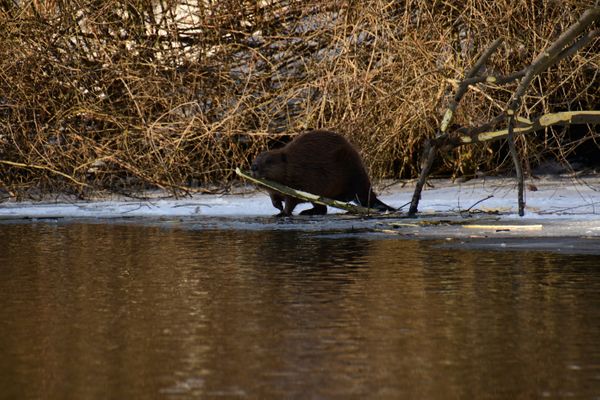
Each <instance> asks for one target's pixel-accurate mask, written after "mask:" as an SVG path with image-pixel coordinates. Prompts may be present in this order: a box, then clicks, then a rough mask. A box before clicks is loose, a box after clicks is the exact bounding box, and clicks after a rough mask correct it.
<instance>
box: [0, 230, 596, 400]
mask: <svg viewBox="0 0 600 400" xmlns="http://www.w3.org/2000/svg"><path fill="white" fill-rule="evenodd" d="M439 244H440V242H436V241H418V240H398V239H374V238H372V237H366V236H364V235H340V236H335V235H334V236H326V235H321V234H318V233H311V232H294V231H268V230H263V231H239V230H198V231H193V230H180V229H177V228H164V227H151V226H141V225H134V224H126V225H119V224H91V223H70V224H4V225H0V398H2V399H34V398H35V399H37V398H39V399H134V398H144V399H151V398H174V399H180V398H208V399H210V398H249V399H258V398H261V399H283V398H289V399H366V398H374V399H400V398H407V399H453V398H460V399H469V398H471V399H486V398H494V399H530V398H543V397H548V398H596V399H597V398H600V339H599V338H600V262H599V259H600V257H599V256H598V255H593V254H591V255H590V254H588V255H577V254H557V253H553V252H545V251H526V250H523V251H490V250H485V249H482V250H476V249H475V250H473V249H471V250H463V249H460V248H456V247H454V248H448V247H443V246H440V245H439Z"/></svg>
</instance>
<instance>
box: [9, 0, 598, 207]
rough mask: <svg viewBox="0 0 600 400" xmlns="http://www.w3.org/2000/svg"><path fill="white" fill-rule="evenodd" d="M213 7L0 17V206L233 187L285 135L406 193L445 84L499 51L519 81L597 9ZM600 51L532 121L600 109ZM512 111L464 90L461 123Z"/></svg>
mask: <svg viewBox="0 0 600 400" xmlns="http://www.w3.org/2000/svg"><path fill="white" fill-rule="evenodd" d="M212 3H213V4H212V5H210V6H208V5H206V4H205V2H203V1H188V2H183V1H166V0H154V1H150V0H137V1H135V2H133V1H130V2H122V1H116V0H110V1H105V2H89V1H82V0H74V1H70V2H55V3H54V2H51V1H50V2H44V3H43V4H44V5H43V6H42V5H41V2H30V3H28V2H21V5H20V6H15V5H12V4H13V2H4V3H1V4H3V5H0V37H2V38H3V39H2V41H0V189H2V188H4V189H5V190H6V191H8V192H9V193H11V194H13V195H15V196H22V195H23V194H25V193H31V189H35V190H36V191H41V192H56V191H67V192H76V193H79V194H81V195H85V194H87V193H90V192H92V191H96V190H109V191H118V192H122V191H127V192H130V191H135V190H138V189H143V188H147V187H162V188H165V189H167V190H169V191H172V192H174V193H181V191H186V190H189V188H190V187H207V185H210V184H217V185H219V186H223V185H225V184H226V183H227V182H230V181H231V180H232V179H234V173H233V169H234V168H235V167H236V166H247V165H248V163H249V161H250V160H252V158H253V157H254V156H255V155H256V154H257V153H258V152H259V151H261V150H263V149H265V148H266V146H268V145H272V144H274V143H276V142H277V141H278V140H279V139H280V137H281V136H282V135H286V134H294V133H297V132H299V131H301V130H304V129H308V128H317V127H319V128H320V127H325V128H330V129H335V130H338V131H340V132H342V133H344V134H345V135H347V136H348V137H349V138H350V139H351V140H352V141H353V142H354V143H355V144H356V145H357V146H358V147H359V148H360V149H361V151H362V153H363V155H364V156H365V159H366V160H367V165H368V168H369V169H370V171H371V174H372V175H373V176H374V177H375V178H381V177H394V178H400V177H403V178H406V177H412V176H415V175H416V173H417V166H418V163H417V160H418V156H419V155H420V152H421V146H422V144H423V142H424V139H425V138H426V137H430V136H431V135H433V134H434V132H435V130H436V128H437V126H438V125H439V122H440V118H441V116H442V113H443V109H444V108H445V106H446V105H447V99H448V96H449V95H451V94H452V84H451V83H452V80H453V79H457V78H460V77H461V76H462V75H463V73H464V71H465V70H466V69H468V68H469V67H470V66H471V65H472V64H473V62H474V60H475V59H476V57H477V56H478V54H479V52H480V51H482V50H483V49H485V48H486V46H487V45H489V43H491V42H492V41H493V40H494V39H495V38H497V37H503V38H504V39H505V43H504V45H503V48H502V49H501V50H500V51H498V52H497V54H496V56H495V57H493V58H492V60H491V63H490V65H489V66H488V67H489V68H490V69H491V70H493V71H497V72H498V73H500V74H506V73H509V72H512V71H515V70H517V69H520V68H522V67H523V66H525V65H526V64H528V63H529V62H530V61H531V59H532V58H533V57H534V56H535V54H536V53H537V52H539V51H540V50H541V49H543V48H544V47H545V46H547V45H548V43H549V42H551V41H552V40H553V39H555V38H556V37H557V36H558V34H559V33H560V32H561V31H563V30H564V29H565V28H566V27H567V26H569V25H570V24H571V23H573V22H574V21H575V20H576V19H577V17H578V16H579V15H580V14H581V12H582V11H583V10H584V9H585V8H586V7H589V6H590V2H589V1H576V0H564V1H559V0H556V1H532V0H527V1H525V0H518V1H507V0H500V1H496V2H480V1H472V0H471V1H466V2H463V1H461V2H452V1H450V2H433V4H434V5H432V2H430V1H425V0H406V1H383V0H374V1H369V2H356V1H313V0H310V1H306V0H303V1H295V0H289V1H277V0H273V1H262V2H256V1H242V0H221V1H218V2H212ZM184 4H187V5H191V6H187V7H186V6H183V5H184ZM599 45H600V44H599V42H598V41H596V42H595V43H594V44H593V45H592V46H590V47H588V48H586V49H584V50H583V51H581V52H580V53H578V54H576V55H575V56H574V57H573V58H572V59H570V60H565V61H563V62H561V63H560V64H559V65H557V66H556V67H553V68H552V69H551V70H550V71H549V72H548V73H546V74H544V75H543V76H542V77H541V78H540V79H539V80H538V81H537V82H535V83H534V84H533V85H532V88H531V90H530V91H529V92H528V95H527V97H526V102H525V104H524V105H523V107H522V108H521V112H522V114H523V115H525V116H529V115H533V114H539V113H544V112H550V111H561V110H580V109H593V108H597V105H598V104H599V103H600V102H599V98H600V93H599V91H598V87H599V85H598V82H599V78H598V71H599V70H600V68H599V66H600V56H599V55H598V48H599ZM509 89H511V87H509ZM513 89H514V88H513ZM509 95H510V93H509V92H508V91H507V90H506V88H495V87H492V86H489V85H481V86H478V87H476V88H473V89H471V90H470V92H469V93H468V94H467V96H465V98H464V100H463V102H462V103H461V108H460V110H459V113H458V115H457V119H456V122H457V123H458V124H461V125H471V124H480V123H482V122H485V121H486V120H487V119H488V118H489V117H490V116H492V115H495V114H496V113H497V111H498V109H499V107H502V106H503V105H504V104H505V102H506V100H507V99H508V97H509ZM593 135H594V132H593V131H591V130H586V131H585V132H584V135H583V138H584V139H586V140H587V139H592V138H593ZM520 142H521V143H520V145H521V149H522V152H523V154H524V155H525V156H526V157H527V158H528V159H530V160H535V159H539V158H540V157H543V155H544V154H545V152H548V151H551V152H554V153H555V154H557V155H558V156H562V157H564V156H565V155H566V154H568V152H569V151H570V150H572V148H573V145H571V146H570V145H569V137H567V136H565V133H564V132H562V131H558V130H552V129H549V130H547V131H546V132H542V133H540V134H538V135H533V136H531V137H527V138H521V139H520ZM577 143H579V142H577ZM587 143H590V142H589V140H588V142H587ZM558 144H561V145H562V146H558ZM505 156H506V152H505V151H502V146H501V145H499V144H492V145H488V146H478V147H462V148H460V149H458V150H457V151H455V152H454V153H453V154H451V155H450V156H449V157H447V158H445V159H444V161H443V163H440V164H439V165H437V166H436V168H437V169H436V171H437V172H438V173H445V174H462V173H471V172H472V171H474V170H476V169H481V170H494V169H496V168H497V167H498V166H499V165H500V167H502V166H505V164H506V165H507V166H508V167H510V163H505V162H504V160H503V158H504V157H505Z"/></svg>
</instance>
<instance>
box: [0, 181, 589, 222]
mask: <svg viewBox="0 0 600 400" xmlns="http://www.w3.org/2000/svg"><path fill="white" fill-rule="evenodd" d="M431 183H432V184H433V187H429V188H427V189H426V190H425V191H424V192H423V194H422V199H421V202H420V204H419V211H420V212H421V213H425V214H426V213H458V212H461V211H465V210H469V209H470V210H471V211H475V210H481V211H498V212H499V213H501V214H502V215H503V216H504V218H509V217H515V216H516V213H517V201H516V198H517V195H516V185H515V183H514V180H512V179H509V178H493V179H489V178H488V179H485V180H484V179H478V180H471V181H468V182H466V183H457V182H455V183H452V182H450V181H447V180H433V181H431ZM535 186H536V188H537V190H536V191H531V190H528V191H527V192H526V203H527V208H526V216H525V218H543V217H552V218H558V217H560V218H572V219H588V218H592V219H597V218H600V177H588V178H585V179H580V180H577V181H574V180H573V179H570V178H557V177H553V178H544V179H540V180H537V181H535ZM413 188H414V185H412V184H411V185H406V186H405V187H401V185H400V184H395V185H392V186H391V187H388V188H387V189H385V190H383V191H382V193H381V195H380V196H379V197H380V199H381V200H382V201H384V202H385V203H387V204H389V205H391V206H393V207H397V208H399V207H402V206H404V208H403V211H406V210H407V208H408V206H407V205H406V204H407V203H408V202H410V199H411V197H412V191H413ZM248 189H250V188H248ZM245 192H246V193H238V194H231V195H194V196H193V197H191V198H183V199H165V198H164V197H163V198H160V194H157V193H153V194H152V197H153V199H150V200H132V199H128V198H117V199H114V198H112V199H102V200H94V201H65V200H62V201H44V202H13V201H7V202H4V203H0V219H4V220H6V219H19V218H123V217H202V216H207V217H209V216H218V217H241V216H271V215H273V214H274V213H275V211H277V210H276V209H275V208H273V207H272V205H271V202H270V201H269V198H268V196H267V195H266V194H265V193H263V192H256V191H255V192H250V191H249V190H246V191H245ZM307 207H310V205H308V204H303V205H299V206H298V207H297V209H296V212H298V211H300V210H302V209H303V208H307ZM339 212H340V211H339V210H335V209H331V208H330V209H329V213H339Z"/></svg>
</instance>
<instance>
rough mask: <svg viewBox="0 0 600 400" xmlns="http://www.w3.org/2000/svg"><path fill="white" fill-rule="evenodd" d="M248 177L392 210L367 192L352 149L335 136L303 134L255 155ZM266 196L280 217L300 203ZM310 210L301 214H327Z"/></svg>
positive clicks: (275, 195) (323, 209)
mask: <svg viewBox="0 0 600 400" xmlns="http://www.w3.org/2000/svg"><path fill="white" fill-rule="evenodd" d="M252 174H253V175H254V176H256V177H258V178H265V179H269V180H272V181H275V182H278V183H281V184H283V185H286V186H289V187H291V188H294V189H297V190H302V191H305V192H309V193H313V194H317V195H320V196H323V197H328V198H330V199H335V200H341V201H355V202H357V203H358V204H360V205H363V206H366V207H373V208H377V209H379V210H382V211H391V210H393V208H391V207H389V206H387V205H385V204H384V203H382V202H381V201H380V200H379V199H377V197H376V196H375V193H373V191H372V190H371V182H370V181H369V177H368V175H367V172H366V170H365V167H364V165H363V163H362V160H361V158H360V155H359V154H358V152H357V151H356V149H355V148H354V147H353V146H352V145H351V144H350V143H349V142H348V141H347V140H346V139H345V138H344V137H343V136H341V135H340V134H337V133H335V132H330V131H324V130H317V131H310V132H306V133H303V134H301V135H299V136H298V137H296V138H295V139H294V140H293V141H291V142H290V143H288V144H287V145H286V146H284V147H282V148H280V149H276V150H270V151H265V152H263V153H261V154H259V155H258V157H256V160H254V162H253V163H252ZM269 194H270V196H271V202H272V203H273V206H274V207H275V208H277V209H278V210H280V211H281V213H280V214H279V215H280V216H283V215H287V216H289V215H292V211H293V210H294V208H295V207H296V205H297V204H299V203H302V202H304V200H300V199H297V198H295V197H290V196H285V195H283V194H281V193H278V192H273V191H269ZM284 203H285V206H284ZM313 206H314V208H312V209H309V210H304V211H302V212H301V214H326V213H327V207H326V206H323V205H319V204H315V203H313Z"/></svg>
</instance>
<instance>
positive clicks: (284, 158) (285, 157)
mask: <svg viewBox="0 0 600 400" xmlns="http://www.w3.org/2000/svg"><path fill="white" fill-rule="evenodd" d="M281 161H283V162H287V155H286V154H285V153H281Z"/></svg>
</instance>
